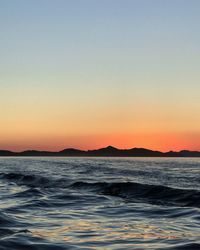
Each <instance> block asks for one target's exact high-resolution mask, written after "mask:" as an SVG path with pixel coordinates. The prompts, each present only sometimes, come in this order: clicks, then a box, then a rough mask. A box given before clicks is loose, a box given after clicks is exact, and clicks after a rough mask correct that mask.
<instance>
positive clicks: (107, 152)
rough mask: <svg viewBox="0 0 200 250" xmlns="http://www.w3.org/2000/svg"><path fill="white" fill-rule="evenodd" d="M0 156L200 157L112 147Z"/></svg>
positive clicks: (183, 152) (186, 152)
mask: <svg viewBox="0 0 200 250" xmlns="http://www.w3.org/2000/svg"><path fill="white" fill-rule="evenodd" d="M0 156H7V157H11V156H59V157H61V156H63V157H65V156H77V157H78V156H88V157H92V156H93V157H94V156H95V157H200V152H199V151H189V150H181V151H179V152H175V151H169V152H165V153H164V152H160V151H153V150H150V149H146V148H131V149H118V148H115V147H112V146H108V147H105V148H100V149H95V150H86V151H85V150H79V149H75V148H67V149H64V150H62V151H58V152H51V151H38V150H26V151H23V152H12V151H9V150H0Z"/></svg>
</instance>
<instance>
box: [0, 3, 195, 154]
mask: <svg viewBox="0 0 200 250" xmlns="http://www.w3.org/2000/svg"><path fill="white" fill-rule="evenodd" d="M199 12H200V1H199V0H168V1H165V0H28V1H27V0H17V1H15V0H9V1H4V0H0V107H1V116H0V148H2V149H11V150H17V151H20V150H24V149H32V148H35V149H48V150H60V149H63V148H65V147H77V148H82V149H91V148H98V147H102V146H107V145H108V144H111V145H113V146H117V147H120V148H130V147H135V146H137V147H147V148H152V149H158V150H163V151H167V150H169V149H173V150H179V149H185V148H187V149H192V150H200V69H199V67H200V31H199V24H200V15H199Z"/></svg>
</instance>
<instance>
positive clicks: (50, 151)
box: [0, 145, 200, 153]
mask: <svg viewBox="0 0 200 250" xmlns="http://www.w3.org/2000/svg"><path fill="white" fill-rule="evenodd" d="M108 148H113V149H117V150H121V151H123V150H131V149H144V150H150V151H154V152H160V153H169V152H174V153H176V152H177V153H179V152H182V151H190V152H199V153H200V150H189V149H181V150H179V151H174V150H168V151H160V150H154V149H150V148H145V147H131V148H118V147H114V146H112V145H108V146H105V147H100V148H94V149H79V148H75V147H69V148H63V149H61V150H56V151H52V150H46V149H44V150H43V149H42V150H39V149H25V150H22V151H13V150H9V149H0V151H7V152H11V153H23V152H27V151H36V152H49V153H59V152H62V151H64V150H69V149H71V150H78V151H82V152H90V151H95V150H100V149H108Z"/></svg>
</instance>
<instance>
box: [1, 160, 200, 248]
mask: <svg viewBox="0 0 200 250" xmlns="http://www.w3.org/2000/svg"><path fill="white" fill-rule="evenodd" d="M8 249H9V250H67V249H70V250H78V249H84V250H87V249H88V250H89V249H99V250H100V249H101V250H111V249H113V250H114V249H115V250H122V249H127V250H129V249H135V250H149V249H151V250H161V249H162V250H186V249H187V250H196V249H200V158H115V157H113V158H112V157H110V158H109V157H108V158H103V157H96V158H95V157H94V158H93V157H88V158H87V157H85V158H84V157H83V158H81V157H74V158H73V157H66V158H64V157H63V158H62V157H60V158H59V157H57V158H56V157H49V158H48V157H43V158H41V157H32V158H31V157H24V158H23V157H13V158H12V157H11V158H7V157H2V158H0V250H8Z"/></svg>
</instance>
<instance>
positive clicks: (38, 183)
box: [0, 173, 54, 187]
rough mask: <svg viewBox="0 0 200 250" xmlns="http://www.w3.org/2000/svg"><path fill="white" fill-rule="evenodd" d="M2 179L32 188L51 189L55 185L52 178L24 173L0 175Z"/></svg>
mask: <svg viewBox="0 0 200 250" xmlns="http://www.w3.org/2000/svg"><path fill="white" fill-rule="evenodd" d="M0 178H1V179H3V180H7V181H10V182H14V183H17V184H19V185H26V186H30V187H50V186H52V185H54V181H53V180H51V179H50V178H47V177H43V176H39V175H34V174H24V173H0Z"/></svg>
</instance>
